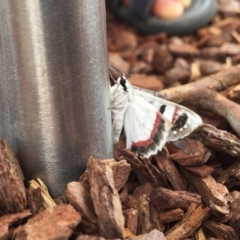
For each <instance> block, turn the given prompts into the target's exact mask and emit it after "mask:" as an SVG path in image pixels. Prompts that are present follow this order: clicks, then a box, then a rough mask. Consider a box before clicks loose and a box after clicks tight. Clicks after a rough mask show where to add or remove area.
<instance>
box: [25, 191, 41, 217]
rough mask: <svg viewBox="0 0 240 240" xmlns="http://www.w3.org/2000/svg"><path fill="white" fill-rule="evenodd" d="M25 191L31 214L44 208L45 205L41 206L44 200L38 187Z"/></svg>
mask: <svg viewBox="0 0 240 240" xmlns="http://www.w3.org/2000/svg"><path fill="white" fill-rule="evenodd" d="M26 193H27V201H28V206H29V208H30V210H31V212H32V214H33V215H35V214H37V213H38V212H40V211H42V210H43V209H45V207H44V206H43V202H44V200H43V197H42V194H41V189H40V188H37V189H27V190H26Z"/></svg>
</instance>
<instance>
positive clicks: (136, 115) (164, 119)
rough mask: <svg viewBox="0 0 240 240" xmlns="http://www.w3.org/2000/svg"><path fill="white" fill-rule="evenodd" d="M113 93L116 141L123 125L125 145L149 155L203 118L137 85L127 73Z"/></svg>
mask: <svg viewBox="0 0 240 240" xmlns="http://www.w3.org/2000/svg"><path fill="white" fill-rule="evenodd" d="M110 93H111V110H112V121H113V141H114V143H117V142H118V140H119V137H120V133H121V131H122V128H124V132H125V135H126V145H127V146H126V148H128V149H131V150H132V151H133V152H135V153H140V154H142V155H143V156H144V157H146V158H148V157H150V156H151V155H155V154H157V152H158V151H161V150H162V148H163V146H164V145H165V143H166V142H168V141H176V140H177V139H179V138H183V137H185V136H187V135H188V134H190V133H191V132H192V131H193V130H194V129H195V128H197V127H198V126H199V125H201V124H202V119H201V117H200V116H199V115H197V114H196V113H194V112H193V111H191V110H190V109H188V108H185V107H183V106H181V105H178V104H176V103H173V102H170V101H167V100H164V99H162V98H159V97H156V96H154V92H152V91H148V92H147V91H143V90H140V89H138V88H137V87H134V86H133V85H131V83H130V82H129V81H128V80H127V78H126V77H125V75H124V74H122V76H121V77H119V78H118V79H117V81H116V83H115V84H114V85H113V86H112V87H111V88H110Z"/></svg>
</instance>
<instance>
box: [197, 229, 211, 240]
mask: <svg viewBox="0 0 240 240" xmlns="http://www.w3.org/2000/svg"><path fill="white" fill-rule="evenodd" d="M194 237H195V239H196V240H207V238H206V236H205V234H204V232H203V230H202V228H199V229H198V230H197V231H196V232H195V234H194ZM208 240H211V239H210V238H208Z"/></svg>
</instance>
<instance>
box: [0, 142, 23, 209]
mask: <svg viewBox="0 0 240 240" xmlns="http://www.w3.org/2000/svg"><path fill="white" fill-rule="evenodd" d="M23 181H24V176H23V173H22V170H21V168H20V166H19V163H18V160H17V159H16V157H15V155H14V153H13V152H12V150H11V149H10V148H9V147H8V145H7V144H6V142H5V141H4V140H3V139H0V189H1V191H0V214H2V213H16V212H19V211H22V210H24V209H25V208H26V206H27V200H26V192H25V187H24V183H23Z"/></svg>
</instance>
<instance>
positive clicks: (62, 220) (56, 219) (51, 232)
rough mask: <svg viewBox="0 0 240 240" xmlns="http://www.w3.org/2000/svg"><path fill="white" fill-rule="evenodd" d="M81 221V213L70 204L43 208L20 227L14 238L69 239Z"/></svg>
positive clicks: (23, 239) (39, 239)
mask: <svg viewBox="0 0 240 240" xmlns="http://www.w3.org/2000/svg"><path fill="white" fill-rule="evenodd" d="M80 221H81V216H80V214H79V213H78V212H77V211H76V210H75V209H74V208H73V207H72V206H71V205H70V204H68V205H66V204H63V205H57V206H55V207H52V208H48V209H45V210H43V211H42V212H40V213H38V214H36V215H35V216H34V217H32V218H31V219H29V220H28V222H27V223H26V224H25V225H23V226H20V227H18V228H17V229H16V231H15V232H14V234H15V237H14V239H16V240H25V239H34V240H42V239H69V237H70V236H71V235H72V233H73V229H74V228H75V227H76V226H77V224H78V223H79V222H80Z"/></svg>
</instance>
